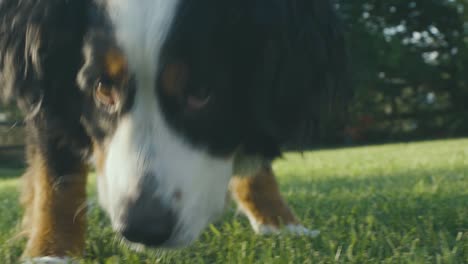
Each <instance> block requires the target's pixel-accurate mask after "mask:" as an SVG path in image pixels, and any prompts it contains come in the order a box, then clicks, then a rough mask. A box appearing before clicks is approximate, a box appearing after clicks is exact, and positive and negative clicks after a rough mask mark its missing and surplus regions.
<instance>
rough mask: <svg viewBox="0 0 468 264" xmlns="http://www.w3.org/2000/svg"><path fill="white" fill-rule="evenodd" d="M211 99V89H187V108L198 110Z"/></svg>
mask: <svg viewBox="0 0 468 264" xmlns="http://www.w3.org/2000/svg"><path fill="white" fill-rule="evenodd" d="M210 101H211V91H210V90H209V89H206V88H200V89H196V90H193V91H188V93H187V97H186V105H187V108H188V110H199V109H202V108H203V107H205V106H206V105H207V104H208V103H209V102H210Z"/></svg>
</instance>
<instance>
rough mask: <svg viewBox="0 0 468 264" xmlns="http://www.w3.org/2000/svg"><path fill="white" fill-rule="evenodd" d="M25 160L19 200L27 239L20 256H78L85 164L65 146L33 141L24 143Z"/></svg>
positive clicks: (81, 239)
mask: <svg viewBox="0 0 468 264" xmlns="http://www.w3.org/2000/svg"><path fill="white" fill-rule="evenodd" d="M41 146H45V148H46V149H43V148H42V147H41ZM28 163H29V164H28V165H29V167H28V169H27V171H26V173H25V175H24V176H23V181H24V182H23V183H24V185H23V196H22V202H23V205H24V206H25V215H24V219H23V224H24V228H25V231H26V233H27V234H28V236H29V239H28V242H27V245H26V249H25V251H24V253H23V258H27V259H30V258H35V257H43V256H49V257H50V256H52V257H65V256H80V255H81V254H82V253H83V250H84V237H85V230H86V226H85V224H86V175H87V168H86V166H85V165H84V163H83V162H82V160H81V159H80V157H78V156H77V155H75V154H73V152H72V151H71V150H68V149H67V148H66V147H65V146H61V145H50V144H41V145H38V144H37V142H34V143H32V144H30V145H29V146H28Z"/></svg>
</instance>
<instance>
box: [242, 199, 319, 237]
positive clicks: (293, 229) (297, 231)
mask: <svg viewBox="0 0 468 264" xmlns="http://www.w3.org/2000/svg"><path fill="white" fill-rule="evenodd" d="M234 198H235V197H234ZM237 205H238V206H239V207H238V209H239V211H240V213H243V214H244V215H245V216H247V219H249V222H250V226H251V227H252V229H253V230H254V232H255V233H257V234H259V235H274V234H293V235H299V236H309V237H317V236H318V235H320V231H319V230H312V229H308V228H306V227H304V226H303V225H299V224H288V223H285V225H284V226H283V227H282V228H278V227H276V226H272V225H266V224H263V223H260V222H258V221H257V218H256V217H255V215H253V214H252V213H251V212H250V211H249V210H247V209H246V208H245V207H243V206H242V203H239V202H237Z"/></svg>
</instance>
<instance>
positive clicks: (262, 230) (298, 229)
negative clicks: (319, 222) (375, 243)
mask: <svg viewBox="0 0 468 264" xmlns="http://www.w3.org/2000/svg"><path fill="white" fill-rule="evenodd" d="M255 231H256V233H257V234H260V235H276V234H292V235H298V236H309V237H312V238H314V237H317V236H318V235H320V231H319V230H311V229H308V228H306V227H304V226H302V225H297V224H289V225H285V226H283V227H282V228H278V227H275V226H271V225H263V224H260V225H258V226H257V228H256V230H255Z"/></svg>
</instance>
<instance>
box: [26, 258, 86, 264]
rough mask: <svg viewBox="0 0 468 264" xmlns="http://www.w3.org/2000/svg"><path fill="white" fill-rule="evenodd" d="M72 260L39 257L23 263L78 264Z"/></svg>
mask: <svg viewBox="0 0 468 264" xmlns="http://www.w3.org/2000/svg"><path fill="white" fill-rule="evenodd" d="M76 263H78V262H77V261H74V260H73V259H71V258H60V257H39V258H31V259H27V260H25V261H23V264H76Z"/></svg>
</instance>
